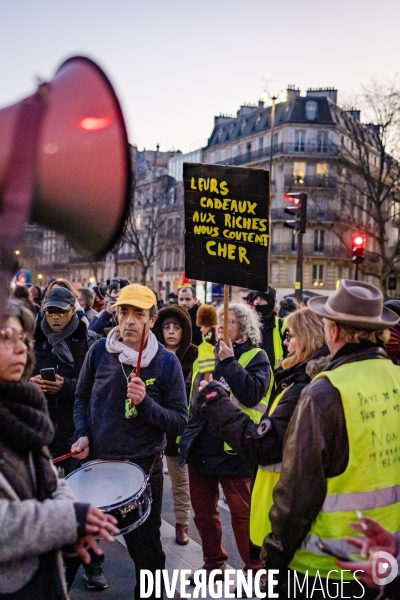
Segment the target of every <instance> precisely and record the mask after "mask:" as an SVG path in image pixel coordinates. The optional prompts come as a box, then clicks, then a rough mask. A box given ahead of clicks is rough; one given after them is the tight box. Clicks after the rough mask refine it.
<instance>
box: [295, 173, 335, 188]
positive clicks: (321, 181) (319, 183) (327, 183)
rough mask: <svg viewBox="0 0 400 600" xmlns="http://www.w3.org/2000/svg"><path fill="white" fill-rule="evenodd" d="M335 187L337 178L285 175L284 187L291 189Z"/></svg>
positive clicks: (330, 176) (329, 176)
mask: <svg viewBox="0 0 400 600" xmlns="http://www.w3.org/2000/svg"><path fill="white" fill-rule="evenodd" d="M336 185H337V178H336V177H333V176H332V175H311V176H310V175H306V176H305V177H301V176H299V175H296V176H294V175H285V187H289V188H293V187H299V188H305V187H307V188H324V189H334V188H335V187H336Z"/></svg>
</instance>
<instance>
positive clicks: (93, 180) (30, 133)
mask: <svg viewBox="0 0 400 600" xmlns="http://www.w3.org/2000/svg"><path fill="white" fill-rule="evenodd" d="M0 133H1V137H2V144H1V147H0V190H1V192H0V198H1V213H0V244H1V250H2V252H1V260H2V268H3V269H4V267H6V263H9V261H10V260H11V259H12V254H13V251H14V249H15V248H17V247H18V245H19V240H20V237H21V235H22V232H23V226H24V224H25V222H26V221H27V220H28V218H29V216H30V218H31V220H33V221H35V222H36V223H38V224H39V225H42V226H44V227H48V228H50V229H53V230H55V231H57V232H58V233H61V234H64V235H65V236H66V237H67V238H68V240H69V241H70V243H71V245H72V246H73V247H75V248H76V249H77V250H78V251H79V252H80V253H81V254H83V255H84V256H85V257H86V258H87V259H94V258H98V257H100V256H102V255H104V254H105V253H106V252H107V251H108V250H109V249H110V248H111V247H112V246H113V244H114V243H115V241H116V240H117V238H118V237H119V235H120V233H121V229H122V226H123V223H124V221H125V218H126V216H127V213H128V211H129V206H130V198H131V192H132V169H131V158H130V152H129V145H128V138H127V133H126V128H125V124H124V119H123V116H122V111H121V108H120V105H119V102H118V100H117V97H116V95H115V92H114V90H113V88H112V86H111V84H110V82H109V80H108V79H107V77H106V75H105V74H104V73H103V71H102V70H101V69H100V67H99V66H98V65H96V64H95V63H94V62H93V61H91V60H90V59H88V58H85V57H81V56H77V57H72V58H70V59H68V60H66V61H65V62H64V63H63V64H62V65H61V66H60V68H59V69H58V71H57V72H56V74H55V76H54V79H53V80H52V81H51V82H50V83H45V84H41V85H39V88H38V90H37V92H36V93H35V94H33V95H32V96H29V97H28V98H25V99H24V100H22V101H21V102H18V103H16V104H14V105H12V106H9V107H7V108H4V109H2V110H0Z"/></svg>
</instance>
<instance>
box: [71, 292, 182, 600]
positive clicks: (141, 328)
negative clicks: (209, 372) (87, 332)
mask: <svg viewBox="0 0 400 600" xmlns="http://www.w3.org/2000/svg"><path fill="white" fill-rule="evenodd" d="M116 306H117V310H118V322H119V325H118V327H114V328H113V329H112V330H111V331H110V332H109V334H108V336H107V338H106V339H102V340H99V341H98V342H96V343H95V344H94V345H93V347H92V348H91V349H90V351H89V352H88V354H87V357H86V360H85V363H84V365H83V367H82V371H81V374H80V377H79V381H78V385H77V390H76V401H75V408H74V421H75V426H76V439H77V441H76V442H75V444H73V445H72V448H71V451H72V452H74V453H75V455H76V456H77V457H78V458H81V459H86V458H88V457H89V458H90V459H103V460H129V461H131V462H134V463H136V464H137V465H139V466H140V467H141V468H142V469H143V470H144V471H145V473H146V474H149V475H150V480H149V481H150V484H151V491H152V498H153V503H152V507H151V512H150V515H149V517H148V519H147V520H146V521H145V522H144V523H143V524H142V525H140V526H139V527H138V528H137V529H135V530H133V531H131V532H130V533H127V534H126V535H125V536H124V537H125V541H126V545H127V548H128V551H129V554H130V556H131V558H132V559H133V561H134V563H135V567H136V582H137V583H136V589H135V599H136V600H139V599H140V585H139V583H140V570H141V569H148V570H150V571H152V572H153V573H154V572H155V571H156V570H157V569H164V568H165V554H164V552H163V550H162V546H161V540H160V526H161V503H162V490H163V469H162V452H163V449H164V447H165V433H166V432H168V433H170V434H172V435H174V436H178V435H180V434H181V433H182V432H183V431H184V429H185V427H186V424H187V403H186V392H185V384H184V381H183V376H182V369H181V367H180V364H179V361H178V359H177V358H176V357H175V355H174V354H173V353H172V352H168V351H167V350H166V349H165V348H164V347H163V346H162V345H161V344H159V343H158V342H157V340H156V338H155V336H154V334H153V332H152V331H151V329H152V328H153V326H154V323H155V321H156V319H157V308H156V306H157V300H156V297H155V294H154V292H152V291H151V290H150V289H149V288H147V287H145V286H142V285H138V284H131V285H128V286H126V287H124V288H123V289H122V290H121V293H120V295H119V298H118V300H117V302H116ZM143 332H144V337H143V348H142V349H143V352H142V353H140V352H139V350H140V346H141V339H142V334H143ZM139 354H141V363H140V365H141V366H140V377H137V376H136V368H137V366H138V359H139ZM105 485H106V484H105ZM153 597H154V598H155V597H156V596H152V598H153Z"/></svg>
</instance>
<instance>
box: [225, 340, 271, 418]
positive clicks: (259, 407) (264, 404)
mask: <svg viewBox="0 0 400 600" xmlns="http://www.w3.org/2000/svg"><path fill="white" fill-rule="evenodd" d="M259 352H264V350H262V349H261V348H252V349H251V350H247V352H243V354H242V355H241V356H240V357H239V360H238V363H239V364H240V365H242V367H243V369H245V368H246V367H247V365H248V364H249V362H250V361H252V360H253V358H254V357H255V356H257V354H258V353H259ZM264 354H265V352H264ZM270 375H271V380H270V382H269V386H268V390H267V393H266V394H265V396H264V397H263V398H261V400H260V402H259V403H258V404H256V406H253V407H252V408H247V406H245V405H244V404H242V403H241V402H239V400H238V399H237V398H235V396H234V394H233V392H231V393H230V396H231V400H232V402H233V403H234V404H236V406H238V407H239V408H240V410H242V411H243V412H244V413H246V415H248V416H249V417H250V419H252V421H254V423H259V422H260V421H261V417H262V416H263V414H264V413H265V412H266V411H267V408H268V402H269V398H270V395H271V391H272V389H273V386H274V375H273V373H272V370H271V373H270Z"/></svg>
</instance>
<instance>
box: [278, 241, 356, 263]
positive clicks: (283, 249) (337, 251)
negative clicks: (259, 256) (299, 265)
mask: <svg viewBox="0 0 400 600" xmlns="http://www.w3.org/2000/svg"><path fill="white" fill-rule="evenodd" d="M296 252H297V249H294V250H293V248H292V245H291V244H285V243H276V244H271V253H272V255H275V256H295V255H296ZM303 254H304V256H313V257H314V258H331V257H335V258H342V259H344V260H346V259H347V260H351V252H350V250H348V249H347V248H345V247H343V246H336V245H333V244H332V245H331V244H329V245H327V244H325V245H324V249H323V250H315V246H314V244H303Z"/></svg>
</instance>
